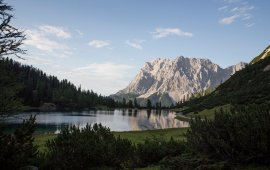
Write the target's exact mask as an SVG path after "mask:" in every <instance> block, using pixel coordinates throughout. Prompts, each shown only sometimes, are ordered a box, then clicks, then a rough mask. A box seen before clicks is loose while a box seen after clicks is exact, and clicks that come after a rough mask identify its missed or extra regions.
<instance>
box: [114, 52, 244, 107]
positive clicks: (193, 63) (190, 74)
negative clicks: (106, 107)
mask: <svg viewBox="0 0 270 170" xmlns="http://www.w3.org/2000/svg"><path fill="white" fill-rule="evenodd" d="M245 65H246V64H245V63H243V62H241V63H239V64H237V65H234V66H230V67H228V68H225V69H223V68H221V67H220V66H218V65H217V64H214V63H212V62H211V61H210V60H209V59H199V58H185V57H183V56H180V57H177V58H176V59H174V60H170V59H160V58H158V59H156V60H154V61H152V62H146V64H145V65H144V66H143V68H142V69H141V70H140V72H139V73H138V74H137V75H136V77H135V78H134V79H133V80H132V81H131V82H130V84H129V85H128V86H127V87H126V88H125V89H123V90H120V91H119V92H117V93H116V94H114V95H112V96H111V97H113V98H115V99H122V97H127V98H131V99H132V98H133V99H134V98H135V97H136V98H137V99H138V100H139V101H143V100H144V101H145V100H146V99H150V100H151V101H152V103H156V102H159V101H161V102H162V104H163V105H166V106H170V105H171V104H172V103H176V102H179V101H182V100H186V99H188V98H189V97H191V95H192V94H194V93H198V92H201V91H204V90H207V89H209V88H214V87H216V86H218V85H219V84H220V83H221V82H224V81H226V80H227V79H228V78H229V77H230V76H231V75H232V74H234V73H235V72H236V71H239V70H241V69H242V68H244V67H245ZM130 96H133V97H130Z"/></svg>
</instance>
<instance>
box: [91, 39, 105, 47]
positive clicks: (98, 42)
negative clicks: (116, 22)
mask: <svg viewBox="0 0 270 170" xmlns="http://www.w3.org/2000/svg"><path fill="white" fill-rule="evenodd" d="M88 45H90V46H91V47H93V48H103V47H106V46H108V45H110V42H109V41H107V40H92V41H90V42H89V43H88Z"/></svg>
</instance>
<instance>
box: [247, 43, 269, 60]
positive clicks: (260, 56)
mask: <svg viewBox="0 0 270 170" xmlns="http://www.w3.org/2000/svg"><path fill="white" fill-rule="evenodd" d="M269 56H270V45H269V46H268V47H267V48H266V49H265V50H264V51H263V52H262V53H261V54H260V55H258V56H257V57H255V58H254V59H253V60H252V61H251V62H250V64H255V63H256V62H258V61H259V60H262V59H265V58H267V57H269Z"/></svg>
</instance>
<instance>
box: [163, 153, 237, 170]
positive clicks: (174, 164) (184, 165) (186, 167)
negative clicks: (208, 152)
mask: <svg viewBox="0 0 270 170" xmlns="http://www.w3.org/2000/svg"><path fill="white" fill-rule="evenodd" d="M160 165H161V169H162V170H163V169H164V170H230V169H232V168H231V167H230V166H229V164H228V163H227V162H220V161H216V160H211V159H209V158H208V157H206V156H201V155H200V156H199V155H196V154H190V153H186V154H183V155H180V156H176V157H166V158H165V159H163V160H162V161H161V162H160Z"/></svg>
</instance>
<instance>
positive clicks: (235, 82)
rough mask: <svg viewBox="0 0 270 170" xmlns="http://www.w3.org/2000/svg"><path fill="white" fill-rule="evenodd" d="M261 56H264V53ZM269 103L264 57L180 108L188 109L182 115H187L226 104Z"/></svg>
mask: <svg viewBox="0 0 270 170" xmlns="http://www.w3.org/2000/svg"><path fill="white" fill-rule="evenodd" d="M262 54H265V51H264V53H262ZM268 54H269V53H268ZM260 56H264V55H260ZM268 56H269V55H268ZM253 61H255V60H253ZM269 102H270V57H264V59H260V60H258V61H257V62H255V63H254V64H249V65H248V66H246V68H245V69H242V70H241V71H238V72H236V73H235V74H234V75H233V76H232V77H231V78H229V79H228V80H227V81H226V82H224V83H223V84H221V85H220V86H219V87H217V88H216V90H215V91H213V92H212V93H211V94H209V95H207V96H204V97H201V98H197V99H194V100H191V101H188V102H186V103H184V104H183V105H182V106H186V107H188V109H186V110H184V113H189V112H193V111H201V110H203V109H210V108H214V107H216V106H222V105H226V104H232V105H234V104H245V105H246V104H260V103H269Z"/></svg>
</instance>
